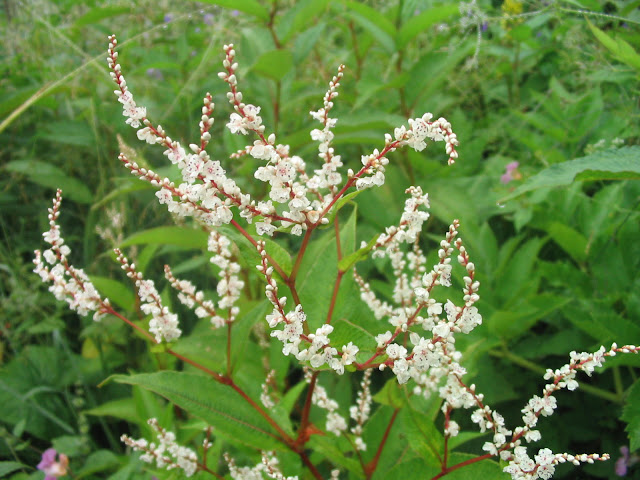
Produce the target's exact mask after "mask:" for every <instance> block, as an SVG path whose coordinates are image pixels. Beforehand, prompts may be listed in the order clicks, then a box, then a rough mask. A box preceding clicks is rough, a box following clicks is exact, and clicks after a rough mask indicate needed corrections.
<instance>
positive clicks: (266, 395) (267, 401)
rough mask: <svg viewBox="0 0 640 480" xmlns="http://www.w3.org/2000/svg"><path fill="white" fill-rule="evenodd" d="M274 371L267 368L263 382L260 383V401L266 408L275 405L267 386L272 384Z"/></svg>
mask: <svg viewBox="0 0 640 480" xmlns="http://www.w3.org/2000/svg"><path fill="white" fill-rule="evenodd" d="M275 375H276V371H275V370H269V373H268V374H267V377H266V378H265V379H264V383H263V384H262V393H260V402H262V405H264V406H265V407H266V408H273V407H274V406H275V402H274V401H273V398H272V397H271V393H270V391H269V386H270V385H272V384H273V382H274V380H275Z"/></svg>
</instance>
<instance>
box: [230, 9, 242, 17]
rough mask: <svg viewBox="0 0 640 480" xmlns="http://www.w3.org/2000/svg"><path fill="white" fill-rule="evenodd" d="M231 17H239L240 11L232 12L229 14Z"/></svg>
mask: <svg viewBox="0 0 640 480" xmlns="http://www.w3.org/2000/svg"><path fill="white" fill-rule="evenodd" d="M231 15H233V16H234V17H237V16H238V15H240V10H234V11H233V12H231Z"/></svg>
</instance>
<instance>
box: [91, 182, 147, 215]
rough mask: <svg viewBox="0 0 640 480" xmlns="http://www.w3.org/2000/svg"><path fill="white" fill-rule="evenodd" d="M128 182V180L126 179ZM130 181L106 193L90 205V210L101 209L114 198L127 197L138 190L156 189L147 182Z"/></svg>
mask: <svg viewBox="0 0 640 480" xmlns="http://www.w3.org/2000/svg"><path fill="white" fill-rule="evenodd" d="M127 180H129V179H127ZM130 180H131V181H127V182H125V183H123V184H122V185H121V186H119V187H117V188H116V189H115V190H112V191H111V192H109V193H107V194H106V195H105V196H103V197H102V198H101V199H100V200H98V201H97V202H95V203H94V204H93V205H91V210H96V209H98V208H101V207H102V206H103V205H106V204H107V203H109V202H111V201H113V200H115V199H116V198H118V197H120V196H122V195H128V194H130V193H132V192H138V191H140V190H155V189H156V187H154V186H153V185H151V184H150V183H147V182H142V181H138V180H137V179H133V178H132V179H130Z"/></svg>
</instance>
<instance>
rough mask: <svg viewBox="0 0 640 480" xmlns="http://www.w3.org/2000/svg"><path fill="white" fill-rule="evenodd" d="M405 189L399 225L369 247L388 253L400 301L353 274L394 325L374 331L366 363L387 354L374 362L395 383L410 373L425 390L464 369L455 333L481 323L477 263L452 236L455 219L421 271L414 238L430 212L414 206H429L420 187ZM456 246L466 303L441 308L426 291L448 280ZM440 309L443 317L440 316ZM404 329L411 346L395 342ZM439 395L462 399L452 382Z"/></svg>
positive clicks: (448, 283) (365, 296)
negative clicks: (383, 296)
mask: <svg viewBox="0 0 640 480" xmlns="http://www.w3.org/2000/svg"><path fill="white" fill-rule="evenodd" d="M407 193H409V194H410V195H411V196H410V198H409V199H408V200H407V201H406V203H405V210H404V212H403V214H402V217H401V220H400V223H399V225H398V226H394V227H389V228H387V229H386V231H385V233H383V234H382V235H380V236H379V237H378V239H377V241H376V243H375V245H374V247H373V248H374V253H373V256H374V257H389V258H390V260H391V265H392V267H393V271H394V276H395V277H396V285H395V287H394V297H393V298H394V301H395V302H396V303H397V304H398V306H397V307H392V306H390V305H388V304H386V303H383V302H380V301H379V300H377V298H376V297H375V293H374V292H373V291H372V290H371V288H370V287H369V286H368V285H367V284H365V283H364V281H362V279H360V278H359V277H358V276H357V274H356V280H357V283H358V284H359V286H360V288H361V297H362V299H363V300H364V301H365V302H367V304H368V305H369V307H370V308H371V309H372V311H373V313H374V315H375V316H376V318H379V319H381V318H384V317H388V319H389V320H388V321H389V323H390V324H391V325H392V326H393V327H395V329H394V330H393V331H387V332H384V333H381V334H379V335H378V336H376V342H377V344H378V351H377V352H376V354H375V355H374V357H372V358H371V359H370V360H369V361H367V362H366V363H365V365H369V364H373V360H375V358H377V357H379V356H381V355H383V354H386V357H387V359H386V360H385V361H383V362H381V363H379V364H378V366H379V368H380V369H383V368H385V367H387V366H389V367H391V369H392V371H393V372H394V374H395V375H396V376H397V378H398V382H399V383H406V382H408V381H409V379H411V378H413V379H414V380H415V381H416V382H417V384H418V385H419V386H420V391H421V392H422V393H423V394H424V395H425V396H428V395H430V393H431V392H432V391H433V390H434V389H435V388H437V385H438V383H439V381H440V379H441V378H442V377H444V376H451V375H452V374H453V373H460V375H462V374H464V369H463V368H462V367H461V366H460V365H459V364H458V363H457V362H458V360H459V358H460V357H459V353H458V352H456V351H455V337H454V334H455V333H458V332H462V333H469V332H470V331H471V330H473V329H474V328H475V327H476V326H478V325H480V324H481V323H482V317H481V316H480V314H479V313H478V310H477V309H476V308H475V307H473V306H472V305H473V304H474V303H475V302H476V301H477V300H478V299H479V296H478V294H477V291H478V288H479V283H478V282H477V281H475V280H474V276H475V266H474V264H473V263H472V262H470V261H469V257H468V254H467V252H466V249H465V248H464V246H463V245H462V240H460V239H456V236H457V234H458V231H457V228H458V226H459V223H458V221H457V220H455V221H454V222H453V224H452V225H451V226H450V227H449V230H448V232H447V233H446V236H445V239H444V240H442V241H441V243H440V247H441V248H440V250H439V251H438V263H436V264H435V265H434V266H433V268H432V269H431V271H429V272H426V273H425V271H426V268H425V267H424V263H425V262H426V259H425V257H424V255H423V254H422V251H421V250H420V248H419V245H418V240H419V234H420V231H421V229H422V224H423V223H424V221H426V220H427V218H428V214H427V213H426V212H424V211H420V210H418V207H419V206H421V205H424V206H427V207H428V205H429V202H428V198H427V196H426V195H423V194H422V190H421V189H420V188H416V187H411V188H409V189H408V190H407ZM403 243H408V244H412V245H413V249H412V250H411V251H410V252H408V253H405V251H404V250H403V249H402V248H401V247H402V244H403ZM363 246H364V245H363ZM454 246H455V248H456V249H457V250H458V252H459V255H458V262H459V263H460V264H461V265H462V266H463V267H465V269H466V270H467V276H465V277H464V284H465V286H464V288H463V300H464V302H465V304H464V306H463V307H456V306H455V305H454V304H453V302H451V300H448V301H447V303H446V304H445V306H444V308H443V305H442V303H440V302H437V301H435V300H434V299H432V298H431V297H430V294H431V290H432V289H433V288H434V287H436V286H438V285H442V286H447V287H448V286H451V269H452V267H451V256H452V254H453V251H454V248H453V247H454ZM407 268H408V270H409V272H407ZM420 276H422V279H421V280H420ZM414 304H417V306H414ZM443 311H444V312H445V313H446V318H442V313H443ZM421 312H425V313H426V316H421V315H420V313H421ZM417 326H422V329H423V330H427V331H429V332H430V333H431V338H429V337H423V336H421V335H420V334H418V333H417V332H415V331H411V329H412V328H414V327H417ZM402 332H410V333H409V339H410V341H411V343H412V344H413V349H412V350H411V351H409V349H408V348H407V347H406V346H404V345H400V344H398V343H394V340H395V339H396V337H397V336H398V335H399V334H400V333H402ZM440 395H441V396H442V398H444V399H445V400H446V401H447V402H449V403H459V401H460V399H459V398H457V397H458V396H459V395H460V392H459V391H458V390H457V389H454V388H449V389H445V390H441V391H440ZM463 403H466V402H463Z"/></svg>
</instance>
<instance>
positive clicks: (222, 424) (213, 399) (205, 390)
mask: <svg viewBox="0 0 640 480" xmlns="http://www.w3.org/2000/svg"><path fill="white" fill-rule="evenodd" d="M111 378H112V379H113V380H115V381H116V382H118V383H127V384H130V385H139V386H140V387H142V388H145V389H147V390H150V391H152V392H155V393H157V394H158V395H162V396H163V397H165V398H166V399H167V400H169V401H170V402H171V403H173V404H175V405H177V406H179V407H180V408H182V409H184V410H186V411H187V412H189V413H190V414H192V415H194V416H196V417H199V418H201V419H203V420H204V421H206V422H207V423H208V424H209V425H212V426H214V427H216V432H218V433H219V434H221V435H224V436H225V437H226V438H228V439H229V440H230V441H233V442H239V443H243V444H245V445H248V446H251V447H254V448H258V449H262V450H269V449H273V448H276V447H278V444H279V442H278V441H277V438H278V436H277V433H276V432H275V430H274V429H273V427H271V426H270V425H269V423H268V422H267V421H266V420H265V419H264V418H263V417H262V416H261V415H260V414H259V413H258V412H257V411H256V410H254V409H253V408H252V407H251V405H250V404H249V403H248V402H247V401H246V400H245V399H244V398H243V397H242V396H241V395H240V394H239V393H237V392H236V391H235V390H233V389H232V388H231V387H228V386H224V385H222V384H220V383H218V382H216V381H215V380H213V379H212V378H207V377H204V376H202V375H198V374H191V373H185V372H170V371H163V372H157V373H144V374H139V375H131V376H127V375H114V376H113V377H111Z"/></svg>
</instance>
